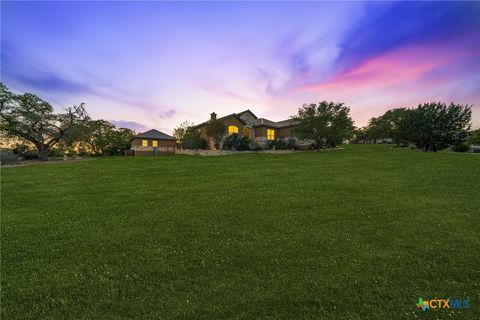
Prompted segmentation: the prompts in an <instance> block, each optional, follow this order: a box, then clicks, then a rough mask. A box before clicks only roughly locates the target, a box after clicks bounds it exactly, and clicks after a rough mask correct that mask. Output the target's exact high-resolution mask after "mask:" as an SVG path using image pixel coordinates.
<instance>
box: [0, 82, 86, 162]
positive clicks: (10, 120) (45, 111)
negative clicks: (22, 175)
mask: <svg viewBox="0 0 480 320" xmlns="http://www.w3.org/2000/svg"><path fill="white" fill-rule="evenodd" d="M65 110H66V113H64V114H55V113H53V107H52V106H51V105H50V104H49V103H48V102H46V101H44V100H42V99H40V98H39V97H37V96H36V95H34V94H30V93H24V94H22V95H15V94H13V93H12V92H10V90H8V88H7V87H6V86H5V85H4V84H3V83H0V130H1V131H2V132H4V133H5V135H7V136H10V137H19V138H22V139H24V140H27V141H29V142H31V143H32V144H33V145H34V146H35V148H36V149H37V152H38V158H39V159H40V160H44V161H47V160H48V155H49V154H50V152H51V150H52V148H53V147H54V146H55V145H56V144H57V143H59V141H61V140H62V139H64V138H65V137H66V136H68V134H69V132H70V130H71V129H72V128H73V127H74V126H75V125H77V124H78V123H81V122H82V121H84V120H86V119H88V115H87V113H86V111H85V105H84V104H83V103H81V104H80V105H79V106H73V107H69V108H66V109H65Z"/></svg>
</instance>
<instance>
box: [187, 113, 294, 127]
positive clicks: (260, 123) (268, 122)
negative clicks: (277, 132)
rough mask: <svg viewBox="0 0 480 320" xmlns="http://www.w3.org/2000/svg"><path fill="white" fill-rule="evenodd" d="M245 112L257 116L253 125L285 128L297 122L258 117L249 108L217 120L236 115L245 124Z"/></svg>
mask: <svg viewBox="0 0 480 320" xmlns="http://www.w3.org/2000/svg"><path fill="white" fill-rule="evenodd" d="M245 113H250V114H251V115H252V116H253V117H254V118H255V122H254V124H253V126H255V127H260V126H267V127H272V128H285V127H290V126H293V125H294V124H296V122H295V121H294V120H291V119H287V120H283V121H278V122H275V121H271V120H268V119H265V118H257V116H256V115H255V114H254V113H253V112H252V111H250V109H247V110H245V111H242V112H240V113H232V114H229V115H226V116H223V117H221V118H217V120H224V119H227V118H230V117H235V118H237V119H238V120H240V122H242V123H243V124H245V121H244V120H243V119H242V118H241V116H242V115H243V114H245ZM209 121H210V120H208V121H205V122H202V123H200V124H197V125H196V126H194V128H198V127H201V126H204V125H206V124H207V123H208V122H209Z"/></svg>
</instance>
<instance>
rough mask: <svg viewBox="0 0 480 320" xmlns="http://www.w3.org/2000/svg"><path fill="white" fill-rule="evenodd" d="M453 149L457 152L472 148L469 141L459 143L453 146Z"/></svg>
mask: <svg viewBox="0 0 480 320" xmlns="http://www.w3.org/2000/svg"><path fill="white" fill-rule="evenodd" d="M452 150H453V151H455V152H467V151H469V150H470V145H469V144H468V143H465V142H463V143H458V144H455V145H453V146H452Z"/></svg>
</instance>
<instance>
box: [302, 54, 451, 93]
mask: <svg viewBox="0 0 480 320" xmlns="http://www.w3.org/2000/svg"><path fill="white" fill-rule="evenodd" d="M432 49H433V48H425V47H413V48H407V49H400V50H396V51H391V52H388V53H386V54H383V55H380V56H377V57H374V58H371V59H369V60H366V61H364V62H363V63H362V64H360V65H359V66H357V67H355V68H353V69H351V70H348V71H346V72H343V73H340V74H338V75H335V76H334V77H333V78H331V79H330V80H328V81H326V82H322V83H316V84H309V85H304V86H300V87H298V88H296V89H295V90H294V91H295V92H322V91H331V90H348V92H349V93H352V92H360V91H363V90H366V89H369V90H371V89H377V90H380V89H384V88H387V87H392V86H396V85H402V84H405V83H411V82H412V81H415V80H417V79H418V78H420V77H421V76H423V75H424V74H426V73H427V72H429V71H431V70H433V69H435V68H437V67H440V66H442V65H444V64H446V63H448V61H449V60H451V59H452V56H451V55H450V54H448V53H447V52H445V51H444V52H440V53H441V54H438V55H435V57H432V55H431V54H430V53H431V50H432ZM433 50H435V49H433Z"/></svg>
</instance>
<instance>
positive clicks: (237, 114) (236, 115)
mask: <svg viewBox="0 0 480 320" xmlns="http://www.w3.org/2000/svg"><path fill="white" fill-rule="evenodd" d="M246 112H250V113H251V114H253V113H252V112H251V111H250V110H245V111H242V112H240V113H232V114H228V115H226V116H223V117H221V118H217V120H223V119H227V118H230V117H235V118H237V119H238V120H239V121H240V122H241V123H243V124H245V121H244V120H243V119H242V118H240V115H241V114H244V113H246ZM253 115H254V114H253ZM254 116H255V115H254ZM255 118H256V116H255ZM209 122H210V120H208V121H205V122H202V123H200V124H197V125H196V126H193V127H194V128H198V127H201V126H204V125H206V124H208V123H209Z"/></svg>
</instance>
